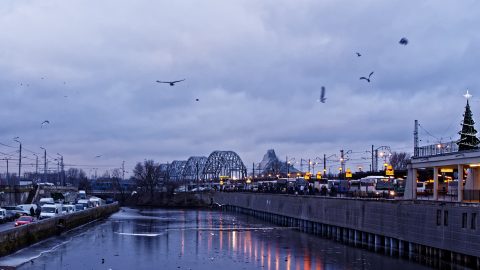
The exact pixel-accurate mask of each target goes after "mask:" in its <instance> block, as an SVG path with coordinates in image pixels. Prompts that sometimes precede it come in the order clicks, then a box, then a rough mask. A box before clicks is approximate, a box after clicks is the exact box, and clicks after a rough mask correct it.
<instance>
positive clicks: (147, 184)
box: [133, 160, 162, 199]
mask: <svg viewBox="0 0 480 270" xmlns="http://www.w3.org/2000/svg"><path fill="white" fill-rule="evenodd" d="M161 176H162V174H161V172H160V166H159V165H158V164H155V162H154V161H153V160H145V161H144V162H143V164H142V163H141V162H139V163H137V165H135V168H134V169H133V178H134V179H135V182H136V183H137V186H139V187H140V188H142V189H144V190H145V191H146V192H147V193H150V198H151V199H153V192H154V191H155V188H156V187H157V186H158V184H159V183H160V180H161Z"/></svg>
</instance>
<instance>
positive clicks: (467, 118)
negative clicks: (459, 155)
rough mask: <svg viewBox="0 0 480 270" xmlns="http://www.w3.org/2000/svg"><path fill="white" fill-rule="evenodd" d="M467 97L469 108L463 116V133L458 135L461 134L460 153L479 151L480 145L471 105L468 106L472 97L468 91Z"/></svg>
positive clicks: (467, 107) (466, 108)
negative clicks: (479, 145)
mask: <svg viewBox="0 0 480 270" xmlns="http://www.w3.org/2000/svg"><path fill="white" fill-rule="evenodd" d="M465 97H466V98H467V106H465V113H464V114H463V124H462V131H460V132H459V133H458V134H460V140H459V141H457V144H458V151H464V150H472V149H478V144H479V143H480V140H479V139H478V138H477V130H475V127H474V124H475V122H474V121H473V118H472V111H471V110H470V104H468V98H470V97H471V95H469V94H468V91H467V94H466V95H465Z"/></svg>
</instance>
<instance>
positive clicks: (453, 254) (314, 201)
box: [212, 193, 480, 266]
mask: <svg viewBox="0 0 480 270" xmlns="http://www.w3.org/2000/svg"><path fill="white" fill-rule="evenodd" d="M212 196H213V198H214V200H215V202H217V203H220V204H222V205H226V206H224V207H226V208H227V209H230V210H232V211H238V212H241V213H245V214H251V215H255V216H258V217H261V218H264V219H268V220H270V221H272V222H275V223H278V224H282V225H287V226H298V227H299V228H300V229H302V230H304V231H307V232H312V233H314V234H320V235H323V236H328V237H331V238H335V239H337V240H342V241H346V242H349V241H351V242H354V243H360V244H365V245H367V246H370V245H371V246H373V247H375V248H376V249H377V248H380V249H383V250H390V251H395V252H397V253H398V254H400V255H405V254H407V255H410V256H411V255H412V254H416V255H421V256H426V257H429V258H436V259H439V260H440V261H448V262H455V263H456V262H460V263H462V264H467V265H470V266H471V265H474V266H480V260H479V258H480V221H479V220H480V205H478V204H459V203H449V202H443V203H441V202H428V201H406V200H404V201H400V200H397V201H393V200H392V201H390V200H356V199H347V198H345V199H342V198H328V197H312V196H294V195H274V194H258V193H255V194H253V193H215V194H213V195H212Z"/></svg>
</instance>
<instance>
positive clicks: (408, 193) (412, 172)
mask: <svg viewBox="0 0 480 270" xmlns="http://www.w3.org/2000/svg"><path fill="white" fill-rule="evenodd" d="M407 170H408V174H407V180H406V181H407V182H406V183H405V192H404V194H403V198H404V199H407V200H415V199H417V169H414V168H412V164H407Z"/></svg>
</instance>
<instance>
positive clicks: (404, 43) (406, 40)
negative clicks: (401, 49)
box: [398, 37, 408, 46]
mask: <svg viewBox="0 0 480 270" xmlns="http://www.w3.org/2000/svg"><path fill="white" fill-rule="evenodd" d="M398 43H400V44H401V45H403V46H406V45H407V44H408V39H407V38H406V37H403V38H402V39H400V41H399V42H398Z"/></svg>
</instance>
